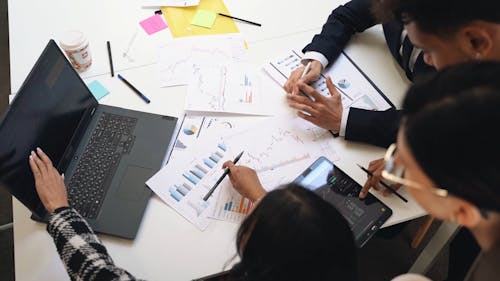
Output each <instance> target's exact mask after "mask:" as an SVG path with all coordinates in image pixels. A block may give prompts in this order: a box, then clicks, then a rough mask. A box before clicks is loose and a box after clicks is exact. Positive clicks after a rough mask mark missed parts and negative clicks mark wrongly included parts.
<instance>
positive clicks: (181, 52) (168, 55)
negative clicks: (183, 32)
mask: <svg viewBox="0 0 500 281" xmlns="http://www.w3.org/2000/svg"><path fill="white" fill-rule="evenodd" d="M159 51H160V52H159V57H160V62H159V64H158V65H159V71H160V86H161V87H169V86H178V85H187V83H188V81H189V77H191V76H192V74H193V71H194V67H193V66H194V65H195V64H197V63H200V62H203V63H204V64H221V63H236V64H237V63H243V62H248V55H247V49H246V47H245V41H244V40H243V38H242V37H241V35H239V34H231V35H226V34H225V35H208V36H196V37H186V38H179V39H175V40H171V41H169V42H168V43H166V44H163V45H162V46H160V50H159Z"/></svg>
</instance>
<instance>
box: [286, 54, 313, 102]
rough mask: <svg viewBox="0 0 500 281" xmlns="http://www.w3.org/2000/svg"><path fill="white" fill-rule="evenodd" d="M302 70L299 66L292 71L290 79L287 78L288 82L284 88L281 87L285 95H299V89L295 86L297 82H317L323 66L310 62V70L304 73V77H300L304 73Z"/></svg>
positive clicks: (302, 67) (303, 68)
mask: <svg viewBox="0 0 500 281" xmlns="http://www.w3.org/2000/svg"><path fill="white" fill-rule="evenodd" d="M304 70H305V67H304V66H301V67H299V68H297V69H295V70H294V71H292V74H290V77H289V78H288V80H287V81H286V83H285V86H284V87H283V88H284V89H285V91H286V92H287V93H289V94H292V95H297V94H298V93H299V88H298V86H297V83H298V82H302V83H306V84H311V83H312V82H314V81H316V80H318V79H319V77H320V75H321V70H323V66H322V65H321V63H320V62H319V61H316V60H312V61H311V68H310V69H309V71H308V72H307V73H306V75H304V77H302V73H304Z"/></svg>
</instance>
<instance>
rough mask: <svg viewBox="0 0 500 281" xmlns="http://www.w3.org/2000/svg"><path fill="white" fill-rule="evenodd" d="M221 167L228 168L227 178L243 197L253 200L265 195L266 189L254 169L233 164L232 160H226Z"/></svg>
mask: <svg viewBox="0 0 500 281" xmlns="http://www.w3.org/2000/svg"><path fill="white" fill-rule="evenodd" d="M222 168H229V170H230V171H231V172H230V173H229V179H230V180H231V183H232V184H233V187H234V189H236V191H238V193H240V194H241V195H242V196H243V197H246V198H248V199H250V201H252V202H255V201H257V200H259V199H260V198H262V197H263V196H264V195H266V193H267V191H266V190H265V189H264V187H262V184H261V183H260V180H259V177H257V173H256V172H255V170H253V169H250V168H248V167H246V166H235V165H234V164H233V162H232V161H227V162H225V163H224V165H222Z"/></svg>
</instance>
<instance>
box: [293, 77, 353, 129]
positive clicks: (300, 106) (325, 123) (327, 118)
mask: <svg viewBox="0 0 500 281" xmlns="http://www.w3.org/2000/svg"><path fill="white" fill-rule="evenodd" d="M297 85H298V87H299V89H300V90H301V91H302V92H303V93H305V94H307V95H308V96H310V97H312V98H314V101H312V100H310V99H309V98H307V97H304V96H302V95H287V98H288V105H290V107H292V108H295V109H297V110H298V111H299V112H298V115H299V117H301V118H303V119H305V120H307V121H309V122H311V123H313V124H314V125H316V126H318V127H321V128H323V129H327V130H332V131H339V130H340V122H341V120H342V112H343V110H344V108H343V107H342V99H341V98H340V94H339V93H338V92H337V89H335V86H334V85H333V82H332V79H331V78H330V77H328V78H327V79H326V86H327V87H328V90H329V92H330V95H331V96H330V97H325V96H323V95H321V94H320V93H319V92H318V91H316V90H315V89H314V88H313V87H311V86H309V85H307V84H305V83H301V82H299V83H297Z"/></svg>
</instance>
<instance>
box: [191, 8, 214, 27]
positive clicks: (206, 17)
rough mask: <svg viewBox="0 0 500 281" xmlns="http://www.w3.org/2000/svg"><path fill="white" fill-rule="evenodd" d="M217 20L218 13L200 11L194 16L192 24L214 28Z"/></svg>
mask: <svg viewBox="0 0 500 281" xmlns="http://www.w3.org/2000/svg"><path fill="white" fill-rule="evenodd" d="M216 18H217V13H215V12H212V11H206V10H201V9H200V10H198V11H196V14H195V15H194V18H193V20H192V21H191V24H193V25H197V26H202V27H206V28H212V26H213V25H214V22H215V19H216Z"/></svg>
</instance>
